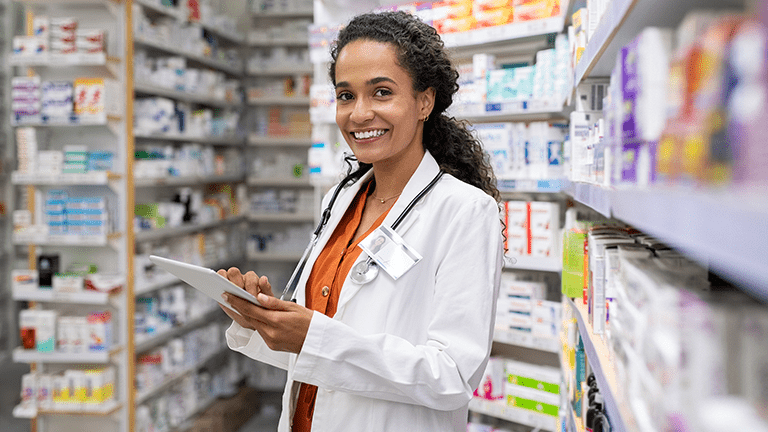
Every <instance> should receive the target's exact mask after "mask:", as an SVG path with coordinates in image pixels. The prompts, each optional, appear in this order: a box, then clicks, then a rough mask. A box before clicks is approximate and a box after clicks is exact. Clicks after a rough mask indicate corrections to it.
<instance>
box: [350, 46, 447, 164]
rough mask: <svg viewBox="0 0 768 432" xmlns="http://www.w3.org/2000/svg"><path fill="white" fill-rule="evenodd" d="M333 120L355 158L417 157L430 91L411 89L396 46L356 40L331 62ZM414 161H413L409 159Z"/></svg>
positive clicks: (396, 159) (430, 101) (381, 160)
mask: <svg viewBox="0 0 768 432" xmlns="http://www.w3.org/2000/svg"><path fill="white" fill-rule="evenodd" d="M335 81H336V124H337V125H338V126H339V129H340V130H341V132H342V134H343V135H344V139H345V140H346V141H347V144H349V147H350V148H351V149H352V151H353V152H354V153H355V156H356V157H357V159H358V160H359V161H360V162H364V163H369V164H374V166H376V165H379V164H398V163H400V162H402V161H415V163H417V164H418V162H419V161H420V160H421V156H422V155H423V154H424V148H423V146H422V135H423V122H422V121H421V120H423V119H424V118H425V117H426V116H427V115H428V114H429V113H430V111H431V110H432V106H433V104H434V91H433V90H432V89H427V90H426V91H424V92H416V91H415V90H414V89H413V80H412V79H411V77H410V75H408V72H407V71H406V70H405V69H404V68H402V67H401V66H400V65H399V64H398V62H397V53H396V49H395V46H394V45H392V44H389V43H383V42H375V41H371V40H366V39H359V40H356V41H354V42H350V43H349V44H347V45H346V46H345V47H344V48H343V49H342V50H341V52H340V53H339V56H338V59H337V61H336V80H335ZM411 163H413V162H411Z"/></svg>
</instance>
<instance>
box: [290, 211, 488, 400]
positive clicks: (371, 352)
mask: <svg viewBox="0 0 768 432" xmlns="http://www.w3.org/2000/svg"><path fill="white" fill-rule="evenodd" d="M447 228H448V229H447V230H446V232H447V233H454V234H455V235H445V236H442V238H441V239H438V240H437V242H438V243H439V244H437V245H436V247H435V248H434V250H435V251H439V252H435V253H440V254H441V255H440V257H439V258H438V264H437V274H436V284H435V289H434V294H433V295H434V299H433V307H432V308H431V309H430V310H429V311H427V310H425V313H431V314H432V317H431V319H430V322H429V327H428V329H427V340H426V343H424V344H423V345H413V344H412V343H410V342H408V341H407V340H405V339H403V338H401V337H398V336H395V335H391V334H372V335H363V334H361V333H360V332H358V331H356V330H355V329H353V328H351V327H350V326H348V325H346V324H344V323H342V322H339V321H337V320H333V319H331V318H328V317H327V316H325V315H323V314H320V313H315V314H314V315H313V318H312V321H311V323H310V327H309V331H308V333H307V337H306V339H305V341H304V345H303V347H302V350H301V352H300V353H299V355H298V358H297V361H296V364H295V367H294V374H293V379H294V380H296V381H301V382H306V383H309V384H314V385H317V386H319V387H321V388H324V389H326V390H336V391H343V392H348V393H352V394H357V395H360V396H365V397H371V398H378V399H384V400H389V401H395V402H402V403H410V404H417V405H422V406H426V407H429V408H432V409H436V410H455V409H459V408H461V407H463V406H465V405H466V404H467V403H468V401H469V400H470V399H471V397H472V393H473V391H474V389H475V388H476V387H477V385H478V384H479V382H480V379H481V377H482V374H483V372H484V368H485V364H486V363H487V359H488V355H489V352H490V345H491V340H492V332H493V318H494V315H495V305H496V301H495V299H496V296H497V293H498V287H499V281H500V277H501V264H502V259H503V252H502V238H501V225H500V221H499V213H498V207H497V205H496V203H495V202H494V201H493V200H478V201H476V202H474V203H469V204H468V205H465V206H462V208H461V209H460V210H459V211H458V212H457V213H456V215H455V217H454V219H453V220H452V221H451V222H449V224H448V226H447ZM414 289H416V288H414Z"/></svg>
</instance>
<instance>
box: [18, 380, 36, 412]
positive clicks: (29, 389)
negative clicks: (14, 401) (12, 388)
mask: <svg viewBox="0 0 768 432" xmlns="http://www.w3.org/2000/svg"><path fill="white" fill-rule="evenodd" d="M36 396H37V375H36V374H34V373H27V374H24V375H22V376H21V404H22V405H25V406H34V405H36V403H37V397H36Z"/></svg>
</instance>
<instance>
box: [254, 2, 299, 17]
mask: <svg viewBox="0 0 768 432" xmlns="http://www.w3.org/2000/svg"><path fill="white" fill-rule="evenodd" d="M251 11H253V12H254V13H257V14H258V13H281V12H305V11H310V12H311V11H312V2H311V1H309V0H255V1H253V2H251Z"/></svg>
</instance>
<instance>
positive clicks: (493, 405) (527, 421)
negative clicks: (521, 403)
mask: <svg viewBox="0 0 768 432" xmlns="http://www.w3.org/2000/svg"><path fill="white" fill-rule="evenodd" d="M469 410H470V411H472V412H476V413H480V414H485V415H487V416H491V417H495V418H499V419H502V420H506V421H510V422H513V423H517V424H521V425H525V426H530V427H533V428H538V429H539V430H545V431H551V432H554V431H556V430H557V417H553V416H550V415H546V414H540V413H537V412H533V411H529V410H526V409H522V408H517V407H513V406H508V405H506V404H505V403H504V402H503V401H502V402H494V401H489V400H485V399H481V398H478V397H473V398H472V399H471V400H470V401H469Z"/></svg>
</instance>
